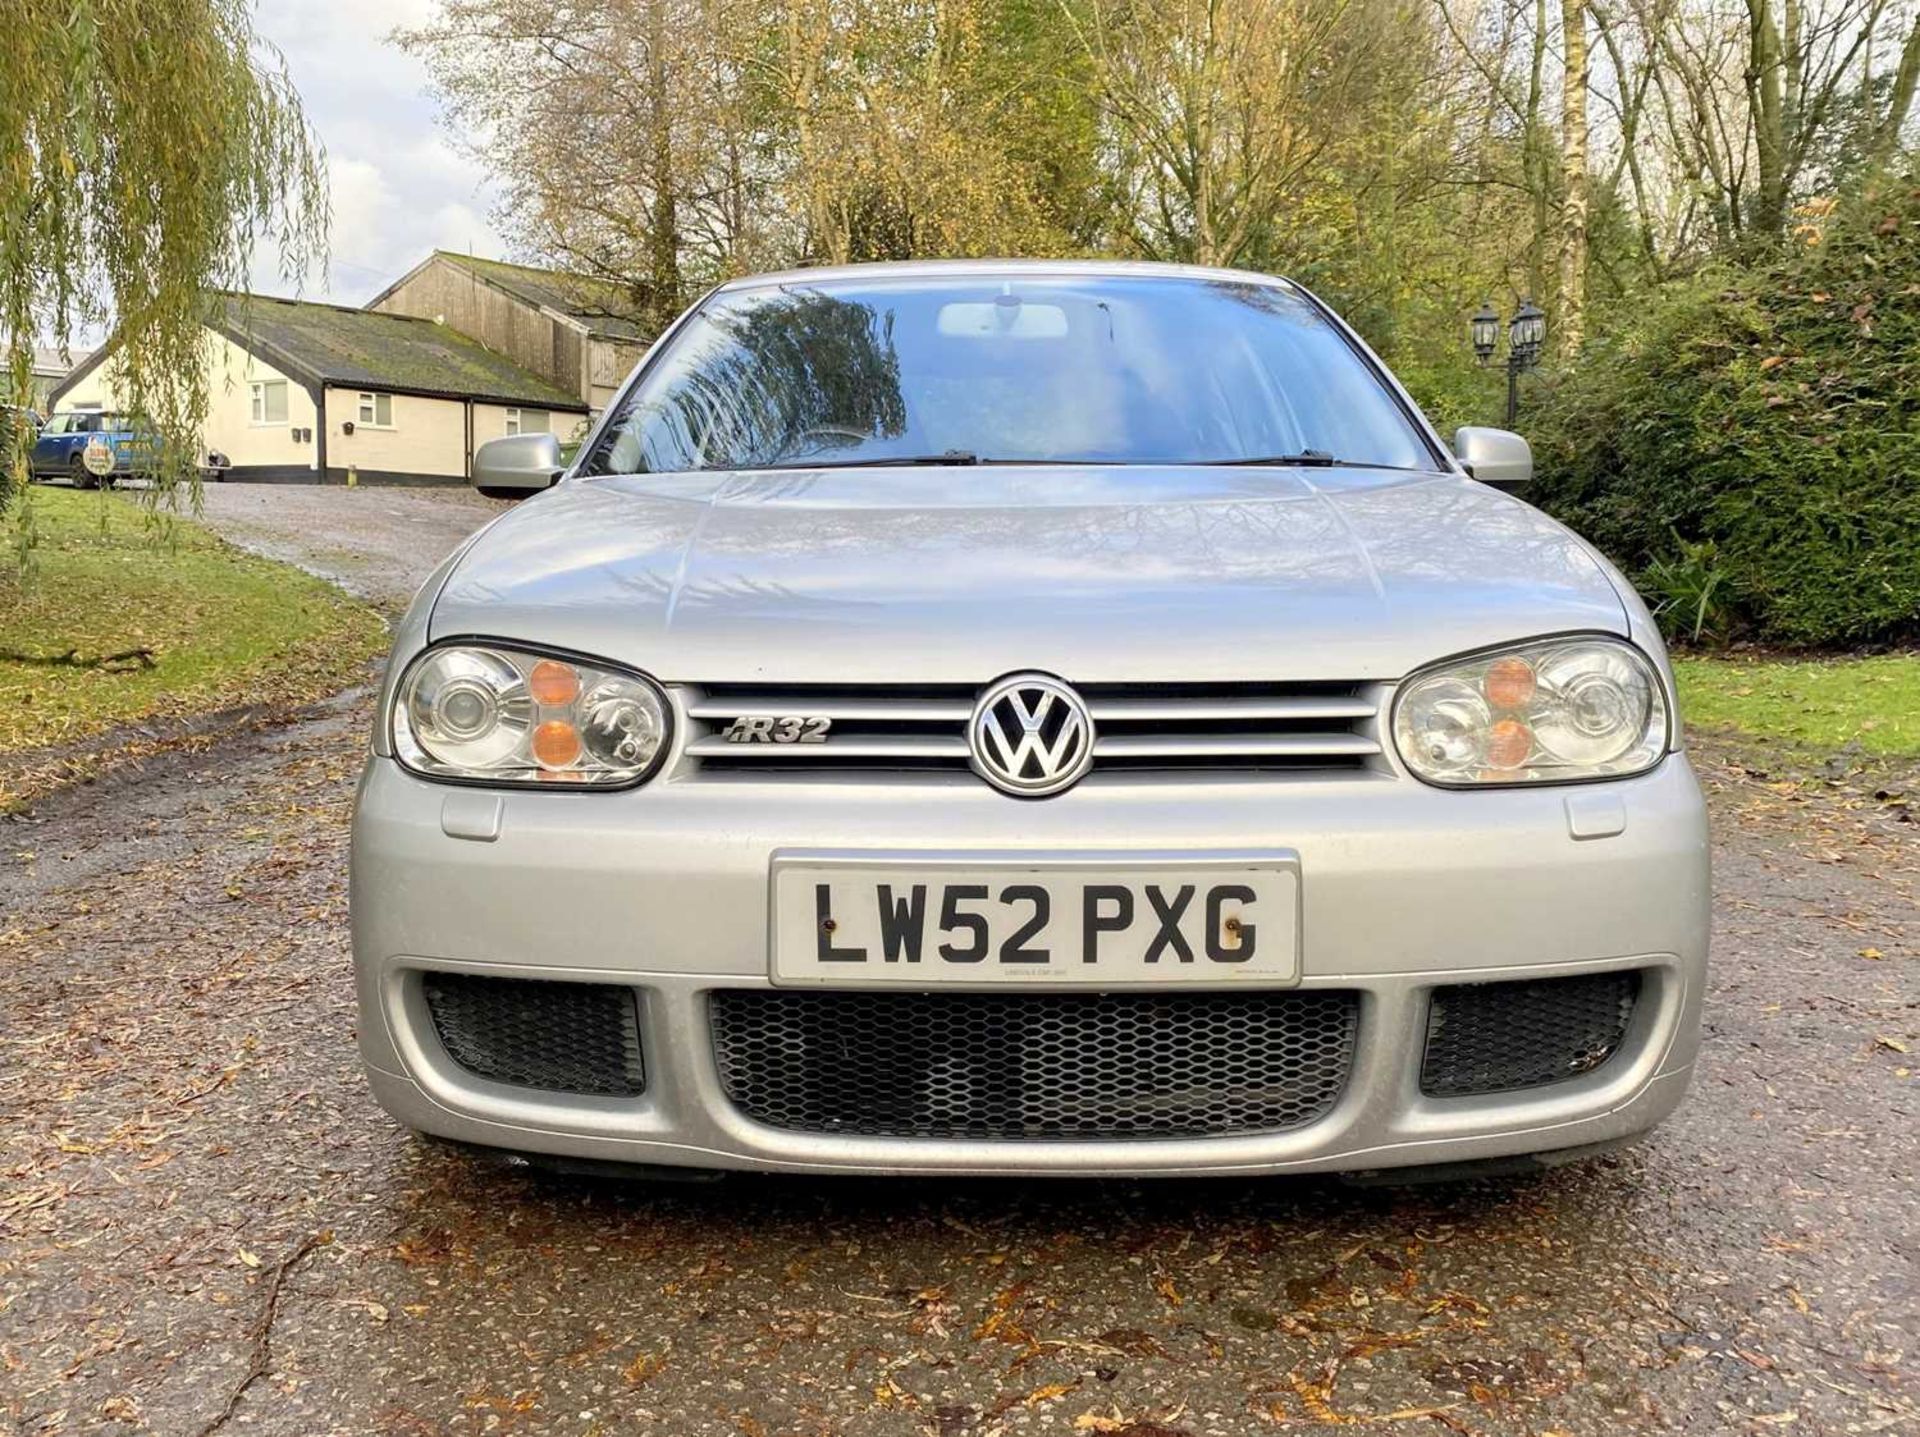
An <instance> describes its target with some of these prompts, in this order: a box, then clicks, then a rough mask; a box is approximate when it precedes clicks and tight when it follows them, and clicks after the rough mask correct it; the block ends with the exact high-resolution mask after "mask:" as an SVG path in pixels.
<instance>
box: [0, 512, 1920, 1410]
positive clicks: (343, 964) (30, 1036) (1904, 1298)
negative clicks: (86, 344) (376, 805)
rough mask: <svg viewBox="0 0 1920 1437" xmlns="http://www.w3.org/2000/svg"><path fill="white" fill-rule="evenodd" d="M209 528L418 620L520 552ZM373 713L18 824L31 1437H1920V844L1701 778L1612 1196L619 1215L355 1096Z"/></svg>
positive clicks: (12, 1015) (803, 1207) (1096, 1191)
mask: <svg viewBox="0 0 1920 1437" xmlns="http://www.w3.org/2000/svg"><path fill="white" fill-rule="evenodd" d="M208 492H209V504H208V512H209V514H210V516H211V517H212V519H213V521H214V522H215V523H216V524H218V525H219V526H220V527H221V528H223V529H224V530H226V531H228V532H230V533H235V534H240V535H244V536H246V537H247V541H248V542H250V543H258V544H259V545H260V546H261V547H263V548H267V547H269V546H272V545H280V544H285V545H287V546H288V547H287V548H285V549H280V550H277V552H283V553H292V552H294V551H295V550H296V549H297V550H298V552H299V553H300V554H301V555H302V557H303V561H304V562H307V563H308V564H309V565H311V566H313V567H325V566H329V565H332V566H336V571H337V572H339V573H340V574H341V575H342V576H343V577H348V578H356V577H357V582H360V583H362V584H365V585H366V586H367V587H366V589H365V592H368V593H370V594H371V595H373V596H374V597H376V598H378V599H380V600H381V601H382V602H389V603H390V602H394V601H395V600H396V598H397V595H398V594H399V593H400V592H403V591H404V590H405V589H406V588H408V587H410V586H411V585H412V584H413V583H414V582H416V581H417V579H418V577H419V576H420V575H421V574H424V572H426V569H427V568H430V567H431V563H432V561H433V559H434V558H436V557H437V556H438V552H439V551H440V549H443V548H444V547H446V545H447V544H450V543H452V542H454V541H455V540H456V539H457V538H458V536H459V532H460V531H461V526H462V525H468V526H471V524H473V523H475V522H478V521H480V520H482V519H484V518H485V517H486V513H487V512H489V511H490V510H491V507H492V506H487V505H484V504H482V503H480V502H479V501H474V500H471V499H469V498H467V496H465V495H456V494H447V495H442V494H439V493H434V494H430V495H429V494H414V493H400V492H396V491H381V490H364V491H360V492H357V493H354V494H346V493H344V492H342V491H339V490H312V491H297V490H287V489H277V490H274V491H273V492H272V494H271V496H270V497H269V498H263V499H261V500H260V501H259V502H258V503H256V502H255V501H254V499H253V498H252V496H251V495H250V494H248V493H246V492H245V491H240V490H238V489H237V488H235V489H233V490H227V489H210V490H209V491H208ZM330 506H331V507H330ZM339 555H346V556H348V557H347V558H341V557H338V556H339ZM356 556H357V557H356ZM368 556H372V557H368ZM364 703H365V697H364V695H357V696H348V697H346V698H344V699H343V700H342V701H341V702H339V703H338V704H336V705H334V706H332V707H331V708H330V709H328V710H326V711H323V712H321V713H318V714H316V715H312V716H309V717H308V718H306V719H304V720H303V721H301V722H299V723H297V724H294V725H292V726H289V727H284V728H280V729H276V730H272V731H268V732H262V733H254V734H249V735H242V736H237V737H235V738H234V739H233V740H232V741H231V742H230V743H229V744H228V745H227V746H226V747H224V748H223V749H222V750H221V751H218V752H203V753H186V754H179V755H175V756H173V757H171V758H167V759H164V760H161V761H159V762H157V763H155V764H153V765H151V766H149V767H148V768H147V769H145V770H144V771H143V772H141V773H140V774H138V775H137V776H127V777H124V778H122V779H119V780H114V779H109V780H106V781H104V782H102V783H100V784H97V785H94V786H92V787H89V788H85V789H79V790H73V791H69V792H67V793H65V794H63V795H61V796H59V797H56V798H55V799H53V800H50V801H48V802H46V803H45V804H43V805H42V806H41V807H40V809H39V811H38V812H37V813H36V814H35V815H33V816H32V818H31V819H29V820H24V821H14V822H10V823H7V824H6V825H4V826H0V838H4V843H3V844H0V913H4V915H5V916H4V918H0V972H4V973H5V982H4V986H0V1132H4V1134H5V1136H6V1147H5V1149H4V1151H3V1152H0V1420H10V1421H11V1422H12V1423H14V1424H16V1425H17V1426H18V1427H19V1429H20V1430H21V1431H22V1432H25V1433H31V1434H43V1433H53V1432H82V1431H113V1432H120V1431H143V1430H144V1431H154V1432H161V1433H169V1434H171V1433H186V1434H204V1433H210V1432H213V1431H215V1430H226V1431H232V1432H241V1431H252V1432H260V1433H273V1434H289V1437H309V1434H317V1433H334V1432H338V1433H356V1434H357V1433H393V1434H426V1433H442V1432H444V1433H488V1432H501V1433H507V1432H517V1433H536V1432H537V1433H549V1432H551V1433H568V1434H582V1437H584V1434H592V1433H602V1434H614V1433H640V1432H644V1433H658V1434H665V1437H682V1434H708V1433H713V1434H720V1433H726V1434H745V1437H776V1434H795V1437H800V1434H808V1437H813V1434H819V1437H827V1434H832V1437H879V1434H932V1437H973V1434H990V1433H996V1432H1000V1433H1018V1432H1074V1433H1088V1432H1091V1433H1109V1434H1126V1437H1182V1434H1185V1437H1201V1434H1240V1433H1257V1432H1265V1431H1269V1430H1299V1431H1327V1432H1332V1431H1334V1430H1336V1429H1342V1428H1348V1427H1358V1428H1362V1429H1369V1430H1370V1429H1379V1430H1383V1431H1406V1432H1409V1433H1419V1432H1427V1431H1434V1432H1453V1433H1484V1434H1520V1433H1527V1434H1540V1437H1544V1434H1548V1433H1555V1432H1557V1433H1563V1434H1574V1433H1577V1434H1602V1433H1606V1434H1611V1433H1618V1432H1636V1433H1637V1432H1675V1433H1755V1434H1759V1433H1779V1432H1787V1433H1867V1432H1900V1433H1913V1432H1920V1394H1917V1393H1916V1392H1915V1386H1914V1385H1915V1379H1916V1374H1917V1373H1920V1364H1916V1360H1915V1359H1916V1353H1915V1341H1916V1320H1917V1318H1920V1199H1917V1198H1916V1195H1915V1188H1914V1179H1915V1176H1916V1171H1917V1170H1920V1139H1917V1138H1916V1134H1920V1091H1916V1080H1915V1078H1914V1076H1913V1071H1912V1065H1913V1063H1914V1061H1915V1058H1914V1056H1912V1054H1913V1053H1916V1052H1920V984H1917V983H1916V974H1917V973H1920V947H1917V944H1920V925H1916V922H1915V912H1916V909H1915V892H1914V888H1915V882H1916V876H1917V875H1920V843H1916V838H1915V829H1914V828H1913V826H1912V825H1911V824H1904V823H1899V822H1896V821H1894V818H1895V816H1896V815H1895V813H1894V811H1892V810H1890V809H1886V808H1884V807H1882V806H1879V805H1876V804H1874V803H1873V802H1871V801H1870V800H1866V799H1857V798H1849V797H1847V796H1845V795H1840V796H1831V797H1829V796H1819V797H1815V798H1812V799H1808V798H1805V797H1803V796H1801V795H1800V794H1798V793H1796V792H1790V791H1781V790H1776V789H1775V788H1774V787H1773V786H1770V785H1769V783H1768V782H1766V780H1765V778H1764V776H1758V775H1755V774H1754V773H1752V772H1750V771H1749V770H1747V769H1745V768H1742V767H1740V766H1739V765H1736V764H1734V763H1733V762H1732V761H1731V760H1730V759H1724V758H1722V757H1720V756H1719V755H1717V754H1716V753H1714V752H1713V751H1711V750H1709V751H1708V752H1706V753H1705V754H1703V755H1702V763H1703V767H1704V768H1705V770H1706V773H1707V776H1708V780H1709V784H1710V787H1711V789H1712V791H1713V802H1714V807H1715V810H1716V818H1717V828H1718V834H1719V841H1718V845H1717V850H1716V861H1717V864H1718V869H1717V874H1716V886H1717V890H1718V905H1717V917H1718V931H1717V942H1716V952H1715V960H1716V966H1715V969H1714V977H1713V984H1712V991H1711V993H1710V995H1709V1000H1708V1004H1707V1014H1706V1024H1707V1031H1706V1044H1705V1051H1704V1053H1703V1059H1702V1066H1701V1070H1700V1076H1699V1079H1698V1083H1697V1086H1696V1087H1695V1089H1694V1092H1693V1094H1692V1096H1691V1098H1690V1099H1689V1101H1688V1104H1687V1106H1686V1107H1685V1108H1683V1109H1682V1111H1681V1113H1680V1114H1679V1115H1678V1116H1677V1117H1676V1118H1675V1119H1674V1120H1672V1121H1671V1122H1670V1123H1668V1124H1667V1125H1665V1126H1664V1127H1662V1128H1661V1129H1660V1130H1659V1131H1658V1132H1657V1133H1656V1134H1655V1135H1654V1137H1653V1138H1652V1139H1651V1140H1650V1141H1649V1142H1648V1143H1646V1144H1644V1145H1642V1146H1640V1147H1638V1148H1635V1149H1631V1150H1629V1151H1628V1152H1626V1153H1624V1154H1621V1155H1618V1156H1616V1157H1613V1158H1610V1159H1606V1160H1603V1161H1600V1162H1597V1163H1593V1164H1590V1165H1587V1166H1583V1167H1580V1168H1577V1169H1572V1170H1566V1171H1562V1172H1559V1173H1556V1174H1554V1175H1551V1176H1548V1177H1545V1178H1542V1179H1538V1180H1533V1181H1525V1182H1504V1183H1492V1184H1487V1185H1482V1186H1474V1187H1464V1188H1461V1187H1455V1188H1447V1189H1425V1190H1415V1191H1411V1192H1381V1191H1353V1190H1349V1189H1346V1188H1343V1187H1341V1186H1339V1185H1337V1184H1334V1183H1328V1182H1320V1181H1300V1180H1267V1181H1231V1182H1225V1181H1207V1182H1197V1183H1180V1182H1163V1183H1140V1182H1013V1181H1008V1182H968V1183H960V1182H873V1181H859V1182H850V1181H821V1180H805V1181H802V1180H793V1179H765V1178H744V1179H735V1180H732V1181H729V1182H727V1183H724V1184H720V1185H675V1186H665V1187H622V1186H594V1185H583V1184H570V1183H564V1182H559V1181H555V1180H545V1179H537V1178H534V1177H531V1176H528V1175H525V1174H520V1173H512V1172H502V1171H500V1170H497V1169H495V1168H494V1167H492V1166H490V1165H485V1164H482V1163H481V1162H478V1161H476V1160H475V1159H474V1158H472V1157H470V1156H468V1155H466V1154H464V1153H462V1152H460V1151H457V1150H452V1149H448V1148H445V1147H441V1146H436V1145H429V1144H425V1143H422V1142H419V1141H416V1140H414V1139H412V1138H410V1137H408V1136H407V1135H406V1134H405V1133H402V1132H400V1131H398V1130H396V1128H395V1127H394V1125H393V1124H392V1123H391V1121H390V1120H388V1119H387V1118H385V1117H384V1116H383V1115H382V1114H381V1113H380V1112H379V1111H378V1110H377V1109H376V1108H375V1107H374V1105H373V1103H372V1101H371V1099H370V1098H369V1097H368V1095H367V1092H366V1089H365V1087H364V1085H363V1084H362V1082H361V1080H360V1078H359V1075H358V1073H357V1072H356V1069H355V1058H354V1051H353V1037H352V1029H353V1023H354V1014H353V1007H352V993H351V987H350V983H349V977H348V950H347V934H346V927H345V920H346V877H345V862H344V860H345V852H346V823H347V817H348V812H349V807H350V804H351V801H352V784H353V780H354V775H355V772H356V769H357V766H358V763H359V759H360V752H361V746H362V735H363V733H364V727H363V726H364V724H365V722H366V718H367V715H366V713H365V712H364ZM0 1430H3V1429H0Z"/></svg>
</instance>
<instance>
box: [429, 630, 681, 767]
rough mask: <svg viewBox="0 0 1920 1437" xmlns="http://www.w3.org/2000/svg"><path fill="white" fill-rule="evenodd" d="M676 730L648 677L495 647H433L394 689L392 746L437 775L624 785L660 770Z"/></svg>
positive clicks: (567, 659)
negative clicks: (669, 731)
mask: <svg viewBox="0 0 1920 1437" xmlns="http://www.w3.org/2000/svg"><path fill="white" fill-rule="evenodd" d="M667 728H668V720H667V705H666V700H665V698H664V697H663V696H662V695H661V693H660V690H659V689H658V688H657V687H656V686H655V685H654V684H653V683H652V681H651V680H649V679H646V678H643V677H641V676H640V675H639V674H632V673H626V672H623V671H621V670H618V669H610V668H603V667H600V666H597V665H594V664H589V663H583V662H581V661H580V660H578V659H571V658H557V657H553V656H550V655H546V654H535V653H523V652H521V651H519V650H516V649H509V648H501V647H496V646H494V645H492V644H487V645H479V644H448V645H445V646H443V647H441V648H436V649H429V650H427V651H426V652H425V653H424V654H421V655H420V656H419V657H418V658H417V659H415V660H414V661H413V663H412V665H411V666H410V667H409V668H408V669H407V672H406V674H405V675H404V676H403V677H402V678H401V680H400V683H399V685H398V686H397V687H396V688H395V690H394V700H393V715H392V732H393V751H394V753H395V754H397V755H398V756H399V759H400V762H401V763H402V764H403V765H404V766H405V767H407V768H409V769H411V770H413V772H415V773H418V774H422V775H424V776H426V777H428V778H454V779H465V780H468V781H470V782H478V783H500V784H523V783H524V784H542V785H545V784H575V785H579V786H582V787H589V788H617V787H621V786H624V785H627V784H634V783H638V782H639V781H640V780H641V779H643V778H645V777H646V776H647V775H648V774H650V773H652V772H653V769H654V765H655V764H656V763H657V762H658V761H659V758H660V756H661V754H662V753H663V752H665V750H666V744H667Z"/></svg>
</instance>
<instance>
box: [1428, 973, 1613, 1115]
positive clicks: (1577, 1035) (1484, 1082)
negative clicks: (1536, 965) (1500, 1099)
mask: <svg viewBox="0 0 1920 1437" xmlns="http://www.w3.org/2000/svg"><path fill="white" fill-rule="evenodd" d="M1639 995H1640V975H1639V974H1638V973H1635V972H1628V973H1593V974H1587V975H1583V976H1581V977H1577V978H1543V979H1536V980H1532V981H1529V982H1524V983H1471V984H1463V985H1460V986H1457V987H1450V988H1436V989H1435V990H1434V993H1433V1002H1432V1005H1431V1006H1430V1007H1429V1008H1428V1010H1427V1052H1426V1059H1425V1061H1424V1062H1423V1063H1422V1065H1421V1069H1420V1090H1421V1091H1422V1092H1423V1093H1426V1094H1428V1095H1429V1096H1431V1097H1438V1098H1457V1097H1464V1096H1466V1095H1468V1094H1472V1093H1507V1092H1512V1091H1513V1090H1514V1089H1516V1088H1537V1087H1540V1086H1542V1085H1543V1084H1546V1083H1557V1082H1559V1081H1561V1080H1562V1079H1565V1078H1574V1077H1578V1076H1579V1075H1580V1074H1582V1073H1590V1072H1592V1071H1593V1070H1594V1069H1595V1068H1597V1067H1599V1066H1600V1065H1601V1064H1602V1063H1604V1062H1606V1061H1607V1059H1609V1058H1611V1057H1612V1056H1613V1055H1614V1053H1616V1052H1617V1051H1619V1048H1620V1044H1621V1043H1622V1041H1624V1040H1625V1038H1626V1035H1627V1024H1628V1023H1629V1022H1630V1021H1631V1020H1632V1018H1633V1008H1634V1004H1635V1002H1636V1001H1637V1000H1638V998H1639Z"/></svg>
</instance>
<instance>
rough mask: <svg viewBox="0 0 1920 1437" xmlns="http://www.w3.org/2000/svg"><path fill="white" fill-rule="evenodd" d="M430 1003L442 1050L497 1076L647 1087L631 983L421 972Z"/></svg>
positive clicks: (631, 1089)
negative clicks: (572, 981)
mask: <svg viewBox="0 0 1920 1437" xmlns="http://www.w3.org/2000/svg"><path fill="white" fill-rule="evenodd" d="M422 987H423V988H424V990H425V992H426V998H427V1010H428V1011H429V1012H430V1013H431V1014H432V1015H433V1027H434V1031H435V1032H437V1033H438V1034H439V1035H440V1042H441V1044H442V1045H443V1046H444V1047H445V1048H446V1050H447V1054H448V1056H449V1057H451V1058H452V1059H453V1061H454V1062H456V1063H458V1064H459V1065H460V1066H461V1067H463V1068H465V1069H466V1070H467V1071H468V1072H470V1073H474V1074H477V1075H478V1076H480V1077H482V1078H491V1079H493V1081H494V1082H496V1083H513V1084H516V1085H518V1086H520V1087H523V1088H546V1089H549V1090H551V1091H555V1092H562V1093H601V1094H609V1095H613V1096H618V1097H631V1096H633V1095H634V1094H636V1093H643V1092H645V1091H646V1087H647V1071H646V1067H645V1065H644V1064H643V1063H642V1062H641V1058H640V1014H639V1009H638V1007H637V1006H636V1004H635V1001H634V992H633V989H631V988H627V987H622V986H620V985H618V984H613V983H553V982H545V981H541V980H537V979H526V978H481V977H476V976H474V975H472V974H468V973H427V974H424V975H422Z"/></svg>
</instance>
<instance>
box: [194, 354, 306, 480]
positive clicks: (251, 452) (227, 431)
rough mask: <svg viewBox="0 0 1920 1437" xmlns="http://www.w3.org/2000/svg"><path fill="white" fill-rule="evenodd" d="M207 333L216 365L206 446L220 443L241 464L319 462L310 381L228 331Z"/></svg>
mask: <svg viewBox="0 0 1920 1437" xmlns="http://www.w3.org/2000/svg"><path fill="white" fill-rule="evenodd" d="M207 339H208V343H209V349H210V351H211V354H210V363H211V365H212V370H211V372H210V374H209V376H208V378H209V386H210V389H209V393H208V404H207V422H206V424H205V425H204V426H203V427H202V430H201V433H202V435H203V436H204V438H205V440H206V447H207V448H208V449H218V450H219V451H220V452H221V453H222V454H224V455H226V456H227V458H228V459H230V460H232V461H233V465H234V467H235V468H236V469H252V468H262V467H267V466H271V467H273V468H306V469H312V468H314V467H316V466H317V465H318V463H319V450H320V445H319V439H318V435H317V433H316V430H315V426H316V424H317V422H318V416H319V411H318V410H317V409H316V408H315V406H314V403H313V396H312V395H311V394H309V393H308V392H307V390H306V387H305V386H304V385H302V384H301V383H300V382H299V381H298V380H295V379H290V378H288V377H287V376H286V375H285V374H282V373H281V372H280V371H279V370H278V369H275V368H274V367H273V366H272V365H271V364H268V363H267V362H266V361H265V360H264V359H261V358H260V357H258V356H257V355H255V354H253V353H251V352H249V351H248V350H245V349H242V348H241V347H240V346H239V345H237V344H234V343H232V342H231V341H230V340H228V339H227V338H226V337H225V336H224V335H219V334H214V333H212V332H211V331H209V332H208V335H207ZM255 385H258V386H259V389H258V390H257V391H256V390H255V388H254V386H255ZM296 434H297V435H299V436H301V437H298V438H296V437H295V436H296Z"/></svg>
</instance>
